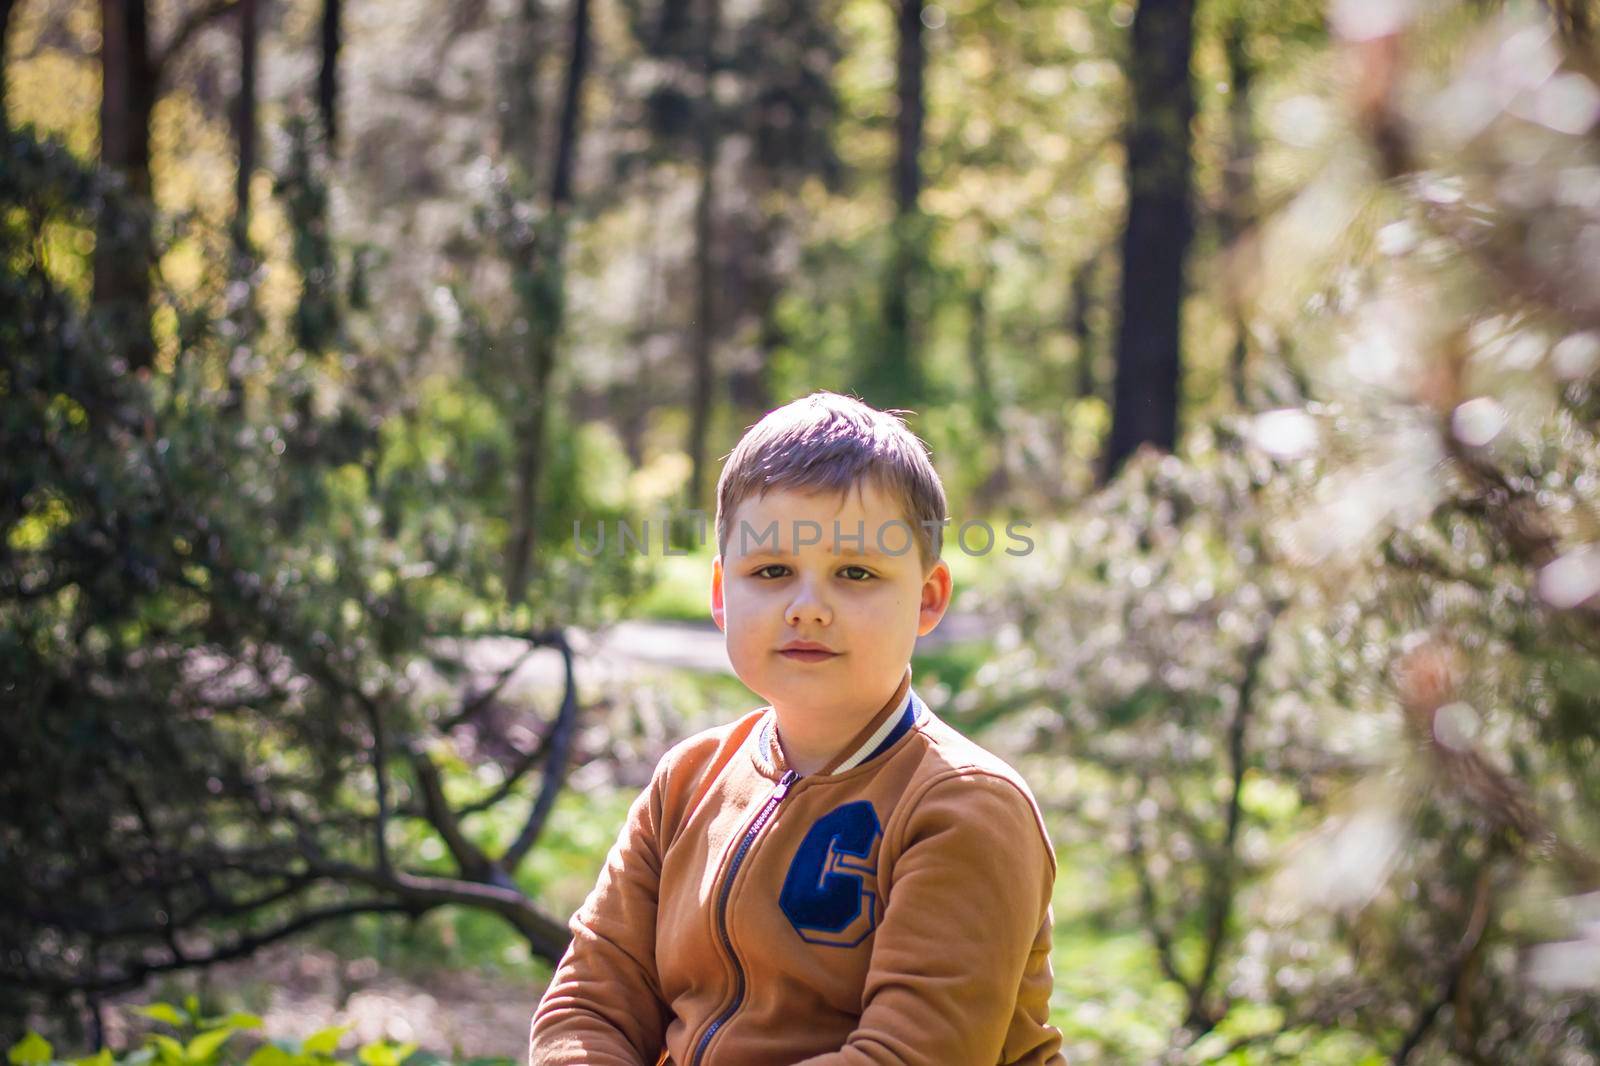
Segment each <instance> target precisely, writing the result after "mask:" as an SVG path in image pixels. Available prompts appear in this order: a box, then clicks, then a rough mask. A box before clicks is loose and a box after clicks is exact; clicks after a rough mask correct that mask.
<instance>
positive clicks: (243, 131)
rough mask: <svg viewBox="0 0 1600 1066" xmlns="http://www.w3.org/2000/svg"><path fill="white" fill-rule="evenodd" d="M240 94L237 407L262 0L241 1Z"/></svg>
mask: <svg viewBox="0 0 1600 1066" xmlns="http://www.w3.org/2000/svg"><path fill="white" fill-rule="evenodd" d="M238 10H239V95H238V97H237V99H235V101H234V108H233V135H234V144H235V148H236V154H237V156H238V166H237V169H236V170H235V173H234V183H233V196H234V208H233V226H232V229H233V264H232V266H233V276H234V280H235V281H236V282H238V283H239V284H238V285H236V286H235V287H234V288H233V290H232V294H231V295H230V297H229V300H228V303H229V305H230V306H229V308H228V314H229V317H230V318H231V319H232V320H233V321H234V323H235V324H236V326H237V328H238V336H237V337H236V338H235V342H236V343H235V344H234V345H233V350H232V352H231V353H230V354H229V357H228V362H227V381H228V400H227V403H226V405H225V409H226V410H228V411H236V410H238V409H239V407H240V406H241V405H242V404H243V402H244V367H243V366H241V365H240V356H241V355H243V354H244V353H246V352H248V350H249V348H250V345H251V344H252V343H253V341H254V338H255V334H256V322H255V292H254V275H255V253H254V251H253V250H252V249H251V247H250V178H251V176H252V175H253V174H254V173H255V169H256V65H257V59H258V57H259V55H260V51H261V47H260V35H259V32H258V29H259V25H260V22H259V16H260V8H259V0H239V4H238Z"/></svg>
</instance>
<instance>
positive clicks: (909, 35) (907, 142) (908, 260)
mask: <svg viewBox="0 0 1600 1066" xmlns="http://www.w3.org/2000/svg"><path fill="white" fill-rule="evenodd" d="M922 12H923V4H922V0H898V4H897V17H896V29H897V33H898V38H899V43H898V48H897V58H896V64H895V70H896V82H895V96H896V99H897V101H898V104H899V106H898V109H897V111H896V114H895V142H896V149H895V162H894V205H895V220H894V234H893V239H892V247H891V248H890V251H889V255H890V261H889V271H888V276H887V277H886V279H885V285H884V295H883V325H884V352H883V355H882V357H881V360H880V362H879V366H878V372H877V374H876V375H874V376H873V377H874V379H875V380H873V385H874V386H875V388H874V391H875V392H877V393H878V394H879V397H878V398H879V399H881V400H883V401H892V400H894V399H896V398H905V399H908V400H914V399H915V397H916V396H917V394H918V393H919V392H920V391H921V390H920V381H921V378H920V367H919V366H918V357H917V352H916V339H915V337H914V335H913V333H914V330H915V324H914V323H913V321H912V316H911V289H912V287H913V285H914V284H915V283H916V278H917V267H918V264H919V261H920V256H921V244H920V240H919V237H920V232H919V231H920V225H919V218H918V212H919V201H920V199H921V195H922V134H923V122H924V117H925V114H924V113H925V107H924V103H923V71H924V67H925V66H926V63H927V53H926V50H925V49H924V46H923V38H922V29H923V26H922ZM869 398H871V397H869Z"/></svg>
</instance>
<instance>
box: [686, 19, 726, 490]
mask: <svg viewBox="0 0 1600 1066" xmlns="http://www.w3.org/2000/svg"><path fill="white" fill-rule="evenodd" d="M703 2H704V9H703V13H704V25H703V26H701V27H700V33H699V38H700V78H701V88H700V107H699V115H698V116H697V117H696V122H695V146H696V149H697V150H698V153H699V164H700V196H699V199H698V200H697V201H696V202H695V208H694V271H695V316H694V347H693V349H692V351H691V355H692V356H693V360H694V364H693V365H694V391H693V394H692V396H691V398H690V404H689V493H688V499H687V501H686V502H687V506H688V507H689V508H696V507H701V506H703V505H704V503H705V498H706V497H705V490H706V481H707V476H706V440H707V438H708V437H709V435H710V424H711V401H712V399H713V397H714V395H715V392H716V379H717V371H716V364H715V359H714V355H715V351H714V348H715V345H716V336H717V335H716V313H717V308H716V300H715V288H716V283H717V282H716V256H715V255H714V254H713V253H714V245H715V241H716V236H715V234H714V233H713V223H714V222H715V219H716V191H717V189H716V172H717V146H718V140H719V138H718V136H717V101H716V97H715V95H714V92H713V90H714V79H715V77H716V64H717V57H716V46H717V33H718V30H719V29H720V27H721V22H722V10H721V8H722V4H721V0H703Z"/></svg>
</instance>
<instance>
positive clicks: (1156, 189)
mask: <svg viewBox="0 0 1600 1066" xmlns="http://www.w3.org/2000/svg"><path fill="white" fill-rule="evenodd" d="M1193 38H1194V4H1193V2H1192V0H1140V3H1139V8H1138V10H1137V12H1135V14H1134V16H1133V47H1132V49H1131V52H1130V55H1129V69H1128V76H1129V79H1130V80H1131V82H1132V87H1133V115H1132V121H1131V122H1130V124H1129V128H1128V134H1127V145H1128V151H1127V188H1128V216H1127V225H1126V227H1125V229H1124V231H1123V240H1122V299H1121V306H1120V322H1119V325H1118V329H1117V369H1116V385H1115V389H1114V398H1113V403H1112V413H1111V440H1110V444H1109V447H1108V449H1107V452H1106V460H1105V465H1104V469H1103V475H1104V476H1105V477H1106V478H1110V477H1113V476H1115V475H1116V473H1117V471H1118V470H1120V469H1121V467H1122V464H1123V463H1124V462H1126V461H1127V459H1128V457H1129V456H1131V455H1132V454H1133V453H1134V451H1135V450H1136V449H1137V448H1138V447H1139V446H1140V445H1142V444H1152V445H1154V446H1156V447H1157V448H1160V449H1163V450H1165V451H1171V450H1172V449H1173V447H1174V446H1175V445H1176V443H1177V438H1178V400H1179V387H1180V384H1181V377H1182V366H1183V360H1182V330H1181V327H1182V309H1183V296H1184V283H1183V280H1184V279H1183V274H1184V262H1185V260H1186V258H1187V253H1188V250H1189V243H1190V239H1191V237H1192V236H1193V229H1194V220H1193V217H1192V213H1191V210H1192V209H1191V207H1190V203H1189V197H1190V181H1191V165H1190V128H1189V127H1190V123H1191V122H1192V121H1193V118H1194V108H1195V104H1194V88H1193V85H1192V84H1191V82H1190V77H1189V61H1190V54H1191V50H1192V47H1193Z"/></svg>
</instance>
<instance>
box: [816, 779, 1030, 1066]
mask: <svg viewBox="0 0 1600 1066" xmlns="http://www.w3.org/2000/svg"><path fill="white" fill-rule="evenodd" d="M1035 812H1036V808H1035V806H1034V803H1033V801H1032V799H1030V798H1029V797H1028V796H1026V795H1025V794H1024V793H1023V792H1022V791H1021V790H1019V789H1018V788H1017V786H1015V785H1014V784H1012V783H1011V782H1009V781H1007V780H1005V779H1004V778H1001V777H999V776H996V775H993V774H989V773H985V772H981V771H974V772H967V773H964V774H962V775H960V776H954V777H948V778H944V779H942V780H940V781H938V782H936V783H934V784H933V785H932V786H930V787H929V788H928V790H927V791H926V792H925V793H924V794H923V796H922V797H921V798H920V799H919V800H918V801H917V806H916V808H914V810H913V813H912V814H911V816H910V818H909V819H908V821H907V824H906V827H905V830H904V837H903V840H904V845H903V849H902V850H901V852H900V853H899V856H898V857H897V858H896V859H895V860H894V864H893V867H892V875H891V876H892V881H891V884H890V890H889V893H888V901H887V905H886V907H885V909H884V914H883V920H882V923H881V924H880V925H879V927H878V929H877V931H876V933H875V934H874V937H873V948H872V959H871V962H870V964H869V968H868V972H867V979H866V984H865V987H864V989H863V992H862V1012H861V1020H860V1023H859V1024H858V1025H857V1027H856V1029H855V1031H854V1032H853V1033H851V1035H850V1037H849V1039H848V1040H846V1041H845V1044H844V1046H843V1047H842V1048H841V1049H840V1050H839V1051H837V1052H834V1053H830V1054H826V1055H819V1056H816V1057H813V1058H809V1059H806V1060H805V1061H804V1062H803V1063H801V1064H800V1066H869V1064H877V1066H883V1064H889V1063H895V1064H906V1066H921V1064H928V1066H934V1064H948V1063H955V1062H959V1063H974V1064H977V1063H995V1062H1000V1061H1002V1051H1003V1050H1004V1051H1005V1052H1006V1053H1008V1054H1009V1053H1010V1052H1011V1051H1013V1050H1015V1049H1011V1048H1007V1047H1006V1044H1007V1036H1008V1033H1009V1031H1010V1029H1011V1025H1012V1020H1013V1016H1014V1014H1015V1013H1016V1010H1017V1004H1018V992H1019V989H1020V987H1021V984H1022V980H1023V972H1024V970H1025V969H1026V967H1027V964H1028V961H1029V956H1030V953H1031V952H1032V951H1033V950H1035V942H1036V940H1037V939H1038V938H1039V937H1040V935H1041V928H1042V927H1044V926H1047V923H1048V921H1049V917H1048V914H1049V911H1048V909H1049V906H1050V897H1051V893H1052V890H1053V888H1054V884H1055V857H1054V855H1053V854H1052V852H1051V849H1050V845H1049V841H1048V838H1046V836H1045V835H1044V831H1043V828H1042V826H1041V825H1040V823H1039V820H1038V815H1037V814H1036V813H1035ZM1043 932H1044V934H1045V936H1046V938H1047V937H1048V928H1044V929H1043ZM1045 965H1046V966H1047V965H1048V962H1047V961H1046V963H1045ZM1045 1020H1046V1019H1044V1018H1040V1019H1038V1022H1039V1023H1041V1024H1042V1023H1044V1022H1045Z"/></svg>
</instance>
